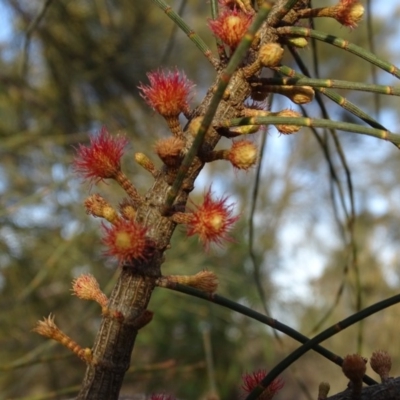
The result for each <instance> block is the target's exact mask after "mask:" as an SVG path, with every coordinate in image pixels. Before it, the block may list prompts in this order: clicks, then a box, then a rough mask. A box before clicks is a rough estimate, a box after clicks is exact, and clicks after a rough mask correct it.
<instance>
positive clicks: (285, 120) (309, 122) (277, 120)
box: [221, 117, 400, 148]
mask: <svg viewBox="0 0 400 400" xmlns="http://www.w3.org/2000/svg"><path fill="white" fill-rule="evenodd" d="M241 125H296V126H306V127H314V128H332V129H337V130H339V131H346V132H354V133H361V134H363V135H368V136H373V137H375V138H378V139H383V140H386V141H388V142H391V143H393V144H394V145H395V146H396V147H397V148H400V135H396V134H394V133H391V132H389V131H387V130H383V129H375V128H369V127H368V126H361V125H358V124H351V123H348V122H340V121H331V120H329V119H318V118H304V117H299V118H292V117H290V118H289V117H252V118H235V119H231V120H227V121H224V122H223V124H221V127H225V128H229V127H231V126H241Z"/></svg>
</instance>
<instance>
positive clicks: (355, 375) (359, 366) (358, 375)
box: [342, 354, 367, 383]
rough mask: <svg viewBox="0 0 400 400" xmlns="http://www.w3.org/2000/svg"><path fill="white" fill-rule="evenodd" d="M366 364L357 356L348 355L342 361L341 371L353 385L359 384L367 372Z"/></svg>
mask: <svg viewBox="0 0 400 400" xmlns="http://www.w3.org/2000/svg"><path fill="white" fill-rule="evenodd" d="M366 363H367V360H366V359H365V358H363V357H361V356H360V355H359V354H351V355H350V354H349V355H347V356H346V357H345V358H344V360H343V364H342V371H343V373H344V374H345V375H346V377H347V378H349V379H350V380H351V381H352V382H353V383H354V382H361V381H362V379H363V376H364V375H365V371H366V370H367V367H366Z"/></svg>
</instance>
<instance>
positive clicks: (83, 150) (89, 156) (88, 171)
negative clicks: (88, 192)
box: [73, 127, 128, 181]
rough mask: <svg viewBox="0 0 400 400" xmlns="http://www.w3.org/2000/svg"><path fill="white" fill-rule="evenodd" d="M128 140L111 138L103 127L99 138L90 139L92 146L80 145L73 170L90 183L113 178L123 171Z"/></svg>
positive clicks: (117, 137)
mask: <svg viewBox="0 0 400 400" xmlns="http://www.w3.org/2000/svg"><path fill="white" fill-rule="evenodd" d="M127 144H128V139H126V138H125V137H124V136H111V135H110V133H109V132H108V131H107V128H105V127H103V128H102V129H101V131H100V133H99V134H98V135H97V136H92V137H91V138H90V146H88V147H86V146H83V145H79V147H78V149H77V154H76V157H75V160H74V164H73V168H74V170H75V172H76V173H78V174H79V175H81V176H82V177H83V178H85V179H89V180H90V181H100V180H102V179H107V178H113V177H114V176H115V175H116V174H117V173H118V172H119V171H120V170H121V158H122V156H123V153H124V147H125V146H126V145H127Z"/></svg>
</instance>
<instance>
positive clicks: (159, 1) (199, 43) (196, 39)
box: [152, 0, 218, 67]
mask: <svg viewBox="0 0 400 400" xmlns="http://www.w3.org/2000/svg"><path fill="white" fill-rule="evenodd" d="M152 1H153V3H155V4H156V5H157V6H158V7H159V8H161V10H163V11H164V12H165V14H167V16H168V17H169V18H170V19H171V20H172V21H174V22H175V23H176V24H177V25H178V26H179V28H181V29H182V31H183V32H185V33H186V35H187V36H188V38H189V39H190V40H191V41H192V42H193V43H194V44H195V45H196V47H197V48H198V49H199V50H200V51H201V52H202V53H203V54H204V56H205V57H206V58H207V60H208V61H209V62H210V63H211V65H213V66H214V67H215V66H216V65H217V64H218V61H216V60H215V59H214V58H213V56H212V52H211V50H210V48H209V47H208V46H207V44H206V43H205V42H204V41H203V39H201V37H200V36H199V35H198V34H197V33H195V32H194V31H193V30H192V29H191V28H190V27H189V25H188V24H187V23H186V22H185V21H184V20H183V19H182V18H181V17H180V16H179V14H177V13H176V12H175V11H174V10H173V9H172V7H171V6H170V5H168V4H167V3H166V2H165V1H164V0H152Z"/></svg>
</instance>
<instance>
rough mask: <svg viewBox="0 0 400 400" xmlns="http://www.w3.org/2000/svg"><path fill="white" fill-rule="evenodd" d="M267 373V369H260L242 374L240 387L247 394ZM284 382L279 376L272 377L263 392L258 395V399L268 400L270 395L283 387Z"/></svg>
mask: <svg viewBox="0 0 400 400" xmlns="http://www.w3.org/2000/svg"><path fill="white" fill-rule="evenodd" d="M265 375H267V371H265V370H263V369H260V370H258V371H256V372H253V373H252V374H244V375H243V376H242V380H243V385H242V389H243V391H244V392H245V393H246V395H247V394H249V393H251V392H252V391H253V390H254V389H255V388H256V387H257V386H258V385H259V384H260V382H261V381H262V380H263V379H264V377H265ZM283 385H284V382H283V380H282V379H281V378H277V379H274V380H273V381H272V382H271V383H270V384H269V385H268V387H267V388H265V389H264V392H263V393H262V394H261V395H260V396H259V399H260V400H270V399H272V397H273V396H274V395H275V394H276V393H277V392H278V391H279V390H281V389H282V388H283Z"/></svg>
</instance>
